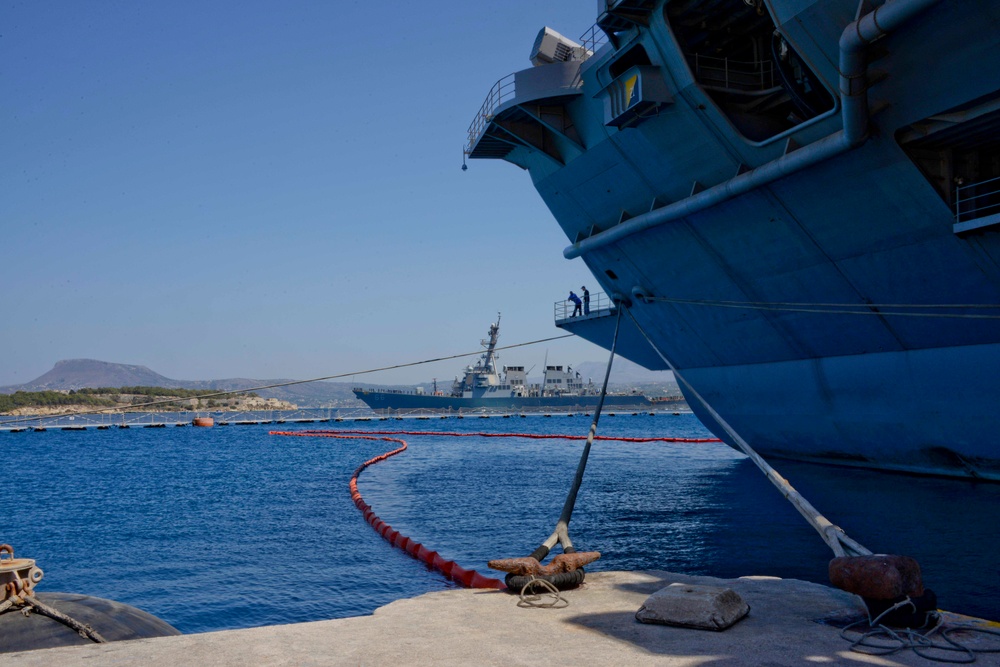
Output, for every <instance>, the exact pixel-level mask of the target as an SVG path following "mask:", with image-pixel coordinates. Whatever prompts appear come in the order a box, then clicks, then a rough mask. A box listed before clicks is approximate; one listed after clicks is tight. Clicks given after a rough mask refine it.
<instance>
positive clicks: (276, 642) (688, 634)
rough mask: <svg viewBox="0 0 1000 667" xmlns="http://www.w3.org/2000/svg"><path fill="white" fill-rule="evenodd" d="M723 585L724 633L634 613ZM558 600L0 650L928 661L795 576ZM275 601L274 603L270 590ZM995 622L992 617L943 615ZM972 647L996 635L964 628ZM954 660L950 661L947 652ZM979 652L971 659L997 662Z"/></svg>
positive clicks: (649, 581) (47, 655)
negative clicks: (726, 600)
mask: <svg viewBox="0 0 1000 667" xmlns="http://www.w3.org/2000/svg"><path fill="white" fill-rule="evenodd" d="M675 582H679V583H685V584H702V585H712V586H726V587H729V588H732V589H733V590H735V591H736V592H737V593H738V594H739V595H740V596H741V597H742V598H743V599H744V600H745V601H746V602H747V603H748V604H749V605H750V614H749V615H748V616H747V617H746V618H744V619H743V620H741V621H739V622H738V623H736V625H734V626H733V627H731V628H729V629H728V630H725V631H723V632H712V631H706V630H691V629H683V628H675V627H666V626H659V625H643V624H640V623H638V622H637V621H636V620H635V612H636V610H637V609H638V608H639V606H640V605H641V604H642V603H643V601H644V600H645V599H646V598H647V597H648V596H649V595H651V594H652V593H654V592H656V591H658V590H660V589H661V588H663V587H665V586H667V585H669V584H671V583H675ZM563 595H564V596H565V597H566V598H567V600H568V601H569V606H568V607H566V608H563V609H539V608H521V607H518V605H517V603H518V598H517V596H515V595H510V594H508V593H505V592H500V591H486V590H462V589H456V590H448V591H441V592H436V593H428V594H426V595H421V596H419V597H416V598H411V599H404V600H398V601H396V602H393V603H391V604H389V605H386V606H385V607H381V608H380V609H378V610H376V611H375V613H374V614H373V615H372V616H360V617H354V618H343V619H337V620H330V621H318V622H313V623H300V624H295V625H281V626H269V627H260V628H250V629H246V630H231V631H224V632H209V633H204V634H194V635H183V636H178V637H161V638H157V639H144V640H137V641H126V642H116V643H110V644H101V645H99V644H94V645H89V646H81V647H74V648H59V649H46V650H38V651H28V652H24V653H10V654H6V655H3V656H0V660H2V662H3V664H4V665H5V666H6V667H43V666H44V667H48V666H49V665H89V666H91V667H94V666H99V665H149V666H159V665H162V666H164V667H166V666H168V665H169V666H170V667H174V666H176V665H205V666H218V665H268V666H271V665H462V666H466V665H504V666H508V665H545V666H546V667H549V666H555V665H566V666H572V667H584V666H587V665H660V666H662V665H669V666H685V667H692V666H695V665H712V666H713V667H715V666H716V665H769V666H778V665H788V666H792V665H796V666H797V665H808V664H819V665H822V664H830V665H832V664H848V665H884V666H892V665H928V664H931V663H930V662H929V661H927V660H926V659H925V658H922V657H920V656H918V655H916V654H914V653H913V652H912V651H903V652H900V653H897V654H894V655H889V656H879V657H876V656H866V655H863V654H860V653H853V652H851V651H850V644H849V642H847V641H845V640H844V639H843V638H841V636H840V629H839V628H838V627H835V625H831V624H827V623H823V622H819V621H821V620H823V619H827V620H830V619H838V618H839V619H844V618H849V617H856V616H858V615H860V614H863V613H864V608H863V606H862V605H861V601H860V599H859V598H857V597H855V596H853V595H850V594H848V593H845V592H843V591H839V590H836V589H833V588H829V587H826V586H821V585H819V584H813V583H807V582H803V581H796V580H790V579H775V578H770V577H744V578H740V579H728V580H724V579H716V578H713V577H694V576H685V575H678V574H672V573H668V572H660V571H650V572H600V573H591V574H588V575H587V582H586V584H584V586H583V587H582V588H580V589H578V590H575V591H567V592H565V593H563ZM274 604H275V605H280V604H281V596H280V594H276V595H275V598H274ZM949 622H967V623H970V624H972V625H976V624H978V625H979V626H980V627H985V626H990V627H992V628H993V629H998V628H1000V626H998V625H997V624H995V623H991V624H984V623H983V622H981V621H978V622H977V621H975V620H974V619H963V618H962V617H954V618H949ZM961 640H962V642H963V643H965V644H967V645H968V646H970V647H972V648H977V647H979V648H987V647H992V648H1000V638H998V637H991V636H987V635H979V634H975V633H968V634H967V635H966V636H963V637H961ZM950 657H952V658H954V657H956V655H955V654H952V655H951V656H950ZM996 661H997V654H982V655H980V656H979V660H978V664H997V662H996Z"/></svg>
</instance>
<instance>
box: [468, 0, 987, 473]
mask: <svg viewBox="0 0 1000 667" xmlns="http://www.w3.org/2000/svg"><path fill="white" fill-rule="evenodd" d="M531 61H532V64H533V67H531V68H528V69H525V70H523V71H519V72H516V73H515V74H512V75H510V76H508V77H504V78H503V79H501V80H500V81H498V82H497V84H496V85H495V86H494V88H493V89H492V90H491V92H490V94H489V96H488V98H487V100H486V102H485V103H484V105H483V107H482V109H481V110H480V112H479V113H478V114H477V115H476V117H475V119H474V121H473V123H472V125H471V126H470V128H469V141H468V145H467V147H466V152H467V154H468V155H469V156H470V157H472V158H498V159H504V160H507V161H508V162H511V163H513V164H515V165H517V166H519V167H522V168H523V169H526V170H527V171H528V172H529V173H530V175H531V179H532V182H533V184H534V186H535V188H536V189H537V190H538V192H539V194H540V195H541V196H542V199H543V200H544V201H545V203H546V204H547V205H548V207H549V209H550V210H551V212H552V214H553V215H554V216H555V218H556V220H557V221H558V223H559V225H560V226H561V227H562V229H563V231H564V232H565V234H566V236H567V237H568V239H569V241H570V242H571V245H570V246H569V247H567V248H566V250H565V252H564V255H565V256H566V257H567V258H571V259H572V258H577V257H580V258H582V259H583V261H584V262H585V263H586V265H587V266H588V268H589V269H590V270H591V272H592V273H593V274H594V276H595V277H596V279H597V280H598V281H599V282H600V283H601V285H602V287H603V289H604V290H605V291H606V292H607V293H609V294H611V295H613V296H614V299H615V302H616V304H618V305H617V308H624V309H626V311H627V315H628V316H627V317H623V318H622V331H621V334H620V340H619V346H618V350H619V352H620V353H621V354H622V355H623V356H625V357H627V358H629V359H631V360H633V361H635V362H637V363H639V364H641V365H643V366H645V367H647V368H650V369H664V368H668V367H671V366H673V367H675V368H676V369H677V370H678V371H679V373H680V375H681V376H682V377H683V378H684V379H685V380H686V381H687V382H688V383H689V386H688V387H686V389H685V393H686V394H688V396H687V397H688V403H689V404H690V405H691V407H692V409H694V410H695V411H696V412H697V413H698V415H699V417H701V418H702V420H703V421H704V422H705V424H706V426H708V427H709V428H710V429H712V430H714V431H715V432H716V433H717V435H719V436H720V437H722V438H723V439H725V440H727V441H729V442H730V444H732V442H731V438H730V436H729V435H728V434H727V433H725V432H724V430H723V429H721V428H720V427H719V425H718V424H717V422H716V421H715V420H714V419H713V418H712V417H711V412H710V410H709V408H708V407H707V406H711V408H712V409H714V411H715V412H717V413H718V414H719V415H720V416H721V417H722V418H723V419H724V420H725V421H727V422H728V423H729V424H730V426H732V428H733V429H734V430H735V431H736V432H737V433H739V434H740V435H741V436H742V437H743V438H744V439H745V440H747V441H748V442H749V443H750V444H751V445H752V446H753V447H754V448H756V449H757V451H759V452H760V453H762V454H763V455H765V456H770V457H779V458H792V459H798V460H806V461H815V462H822V463H835V464H843V465H855V466H864V467H871V468H879V469H887V470H897V471H906V472H912V473H921V474H937V475H948V476H958V477H972V478H983V479H992V480H1000V444H998V436H997V433H998V431H1000V416H998V414H1000V411H998V407H1000V390H998V371H1000V307H998V306H1000V236H998V233H997V232H998V230H1000V67H998V66H997V65H998V64H1000V0H961V1H959V0H888V1H884V0H883V1H880V0H861V1H860V2H859V1H858V0H665V1H664V0H599V2H598V17H597V23H596V25H595V26H594V28H592V29H591V30H590V31H588V32H587V33H586V34H585V35H584V36H583V37H582V38H581V39H580V40H570V39H567V38H566V37H564V36H562V35H560V34H559V33H558V32H556V31H554V30H552V29H550V28H545V29H543V30H542V31H541V33H539V35H538V39H537V40H536V41H535V44H534V47H533V49H532V53H531ZM615 310H616V308H615V307H612V308H605V309H603V310H599V311H597V312H595V313H593V314H591V315H590V316H589V317H585V318H571V319H559V318H557V322H556V324H557V325H558V326H560V327H563V328H565V329H567V330H569V331H572V332H574V333H575V334H577V335H579V336H581V337H583V338H586V339H588V340H590V341H592V342H595V343H597V344H600V345H603V346H606V347H607V346H609V345H610V342H611V337H612V330H613V328H614V322H615V319H616V318H615V317H611V315H612V314H615ZM682 386H683V385H682ZM695 393H697V394H699V395H700V396H701V397H702V398H703V399H704V403H702V402H700V401H698V400H692V396H693V394H695Z"/></svg>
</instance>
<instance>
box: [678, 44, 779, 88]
mask: <svg viewBox="0 0 1000 667" xmlns="http://www.w3.org/2000/svg"><path fill="white" fill-rule="evenodd" d="M687 57H688V60H689V62H690V63H691V67H692V69H693V70H694V75H695V78H696V79H697V80H698V82H699V83H701V84H702V85H704V86H709V87H715V88H721V89H723V90H731V91H740V92H745V93H748V92H768V91H772V90H775V89H777V88H779V87H780V85H779V83H778V79H777V77H776V74H775V71H774V63H773V62H772V61H770V60H758V61H742V60H730V59H729V58H716V57H715V56H703V55H701V54H699V53H689V54H687Z"/></svg>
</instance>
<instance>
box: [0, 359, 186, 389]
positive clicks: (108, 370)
mask: <svg viewBox="0 0 1000 667" xmlns="http://www.w3.org/2000/svg"><path fill="white" fill-rule="evenodd" d="M84 387H95V388H96V387H167V388H169V389H179V388H186V385H185V384H184V383H183V382H178V381H177V380H171V379H170V378H168V377H164V376H162V375H160V374H159V373H156V372H154V371H151V370H150V369H148V368H146V367H145V366H134V365H132V364H112V363H109V362H107V361H97V360H96V359H66V360H64V361H57V362H56V365H55V366H54V367H53V368H52V370H50V371H49V372H48V373H45V374H44V375H42V376H40V377H37V378H35V379H34V380H32V381H31V382H26V383H25V384H20V385H14V386H11V387H0V392H2V393H5V394H12V393H14V392H15V391H47V390H51V391H57V390H60V389H61V390H69V389H82V388H84Z"/></svg>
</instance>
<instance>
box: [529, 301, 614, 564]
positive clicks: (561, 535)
mask: <svg viewBox="0 0 1000 667" xmlns="http://www.w3.org/2000/svg"><path fill="white" fill-rule="evenodd" d="M621 321H622V314H621V308H619V309H618V317H617V318H616V319H615V336H614V338H613V339H612V341H611V354H610V355H609V356H608V366H607V368H606V369H605V371H604V383H603V384H602V385H601V395H600V397H598V399H597V406H596V407H595V408H594V419H593V421H592V422H591V423H590V432H589V433H588V434H587V444H585V445H584V446H583V452H582V453H581V454H580V463H579V465H577V467H576V476H575V477H574V478H573V485H572V486H571V487H570V490H569V493H568V494H567V495H566V503H565V504H564V505H563V510H562V514H561V515H560V516H559V521H558V522H556V528H555V530H554V531H552V534H551V535H549V537H548V539H546V540H545V541H544V542H543V543H542V545H541V546H540V547H538V548H537V549H535V551H534V553H532V554H531V555H532V556H534V557H535V558H536V559H538V560H539V561H540V560H542V559H543V558H545V557H546V556H547V555H548V554H549V551H551V550H552V547H554V546H555V545H556V544H560V545H561V546H562V549H563V552H564V553H573V552H574V551H576V549H575V548H574V547H573V542H572V540H570V538H569V522H570V519H571V518H572V517H573V508H574V506H575V505H576V496H577V494H578V493H579V491H580V485H581V484H582V483H583V473H584V471H585V470H586V469H587V459H588V458H589V457H590V448H591V445H593V444H594V436H595V435H596V434H597V422H598V420H600V418H601V409H602V408H603V407H604V397H605V396H606V395H607V393H608V379H609V378H610V377H611V365H612V363H613V362H614V360H615V349H616V348H617V347H618V329H619V327H620V325H621ZM543 550H544V551H543ZM539 554H541V555H539Z"/></svg>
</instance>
